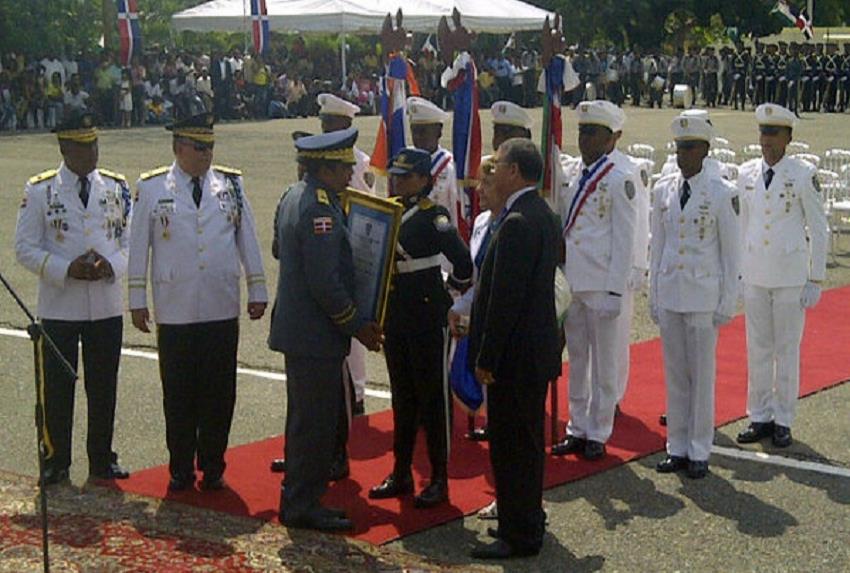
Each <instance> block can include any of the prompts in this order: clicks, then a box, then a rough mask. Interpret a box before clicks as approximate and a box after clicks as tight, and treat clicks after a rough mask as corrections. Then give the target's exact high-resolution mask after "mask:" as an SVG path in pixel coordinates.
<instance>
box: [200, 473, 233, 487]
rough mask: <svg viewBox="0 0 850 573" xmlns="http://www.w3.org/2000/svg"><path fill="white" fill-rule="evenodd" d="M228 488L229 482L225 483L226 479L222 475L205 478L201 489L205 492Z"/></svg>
mask: <svg viewBox="0 0 850 573" xmlns="http://www.w3.org/2000/svg"><path fill="white" fill-rule="evenodd" d="M226 487H227V482H226V481H224V478H223V477H222V476H220V475H218V476H210V477H207V476H206V475H205V476H204V479H202V480H201V489H202V490H203V491H219V490H222V489H224V488H226Z"/></svg>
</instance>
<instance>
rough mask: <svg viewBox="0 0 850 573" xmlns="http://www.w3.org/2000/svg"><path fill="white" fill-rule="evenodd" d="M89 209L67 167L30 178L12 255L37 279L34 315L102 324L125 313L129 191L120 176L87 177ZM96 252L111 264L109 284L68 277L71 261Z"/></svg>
mask: <svg viewBox="0 0 850 573" xmlns="http://www.w3.org/2000/svg"><path fill="white" fill-rule="evenodd" d="M88 180H89V200H88V207H83V203H82V201H81V200H80V183H79V177H78V176H77V175H76V174H75V173H73V172H71V170H69V169H68V168H67V167H66V166H65V164H64V163H63V164H61V165H60V166H59V169H58V170H53V169H52V170H50V171H46V172H44V173H42V174H40V175H36V176H35V177H33V178H31V179H30V180H29V182H28V183H27V185H26V189H25V196H24V199H23V201H22V202H21V208H20V211H19V212H18V224H17V228H16V229H15V256H16V257H17V259H18V262H19V263H21V264H22V265H23V266H24V267H26V268H27V269H29V270H30V271H32V272H34V273H35V274H36V275H38V277H39V282H38V315H39V317H41V318H47V319H53V320H77V321H83V320H101V319H104V318H111V317H114V316H120V315H121V314H122V313H123V312H124V297H123V292H122V290H123V287H122V285H121V283H122V278H123V277H124V275H125V274H126V271H127V245H128V238H127V235H128V231H129V227H128V226H129V224H130V211H131V201H130V191H129V188H128V187H127V183H126V181H125V180H124V177H123V176H121V175H118V174H116V173H112V172H111V171H107V170H105V169H100V170H98V169H96V170H94V171H92V172H91V173H89V175H88ZM89 250H95V251H97V252H98V253H100V254H101V255H103V256H104V257H105V258H106V259H107V260H108V261H109V264H110V265H112V271H113V273H114V277H113V278H112V279H109V280H99V281H83V280H77V279H72V278H69V277H68V267H69V266H70V264H71V261H73V260H74V259H76V258H77V257H79V256H80V255H83V254H85V253H86V252H87V251H89Z"/></svg>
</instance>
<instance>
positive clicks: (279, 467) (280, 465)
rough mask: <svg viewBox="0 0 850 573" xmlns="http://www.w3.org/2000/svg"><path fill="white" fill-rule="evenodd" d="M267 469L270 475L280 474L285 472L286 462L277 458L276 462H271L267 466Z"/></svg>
mask: <svg viewBox="0 0 850 573" xmlns="http://www.w3.org/2000/svg"><path fill="white" fill-rule="evenodd" d="M269 469H270V470H271V471H272V473H276V474H280V473H283V472H285V471H286V460H285V459H283V458H277V459H276V460H272V463H271V464H270V466H269Z"/></svg>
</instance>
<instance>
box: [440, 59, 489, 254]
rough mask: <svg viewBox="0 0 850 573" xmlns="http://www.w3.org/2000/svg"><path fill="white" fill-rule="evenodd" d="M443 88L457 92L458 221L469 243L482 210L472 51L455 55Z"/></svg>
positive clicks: (454, 142) (454, 128) (454, 149)
mask: <svg viewBox="0 0 850 573" xmlns="http://www.w3.org/2000/svg"><path fill="white" fill-rule="evenodd" d="M441 81H442V84H443V86H444V87H446V88H448V90H449V91H450V92H452V93H454V97H455V110H454V122H453V124H452V154H453V155H454V158H455V167H456V168H457V181H458V189H459V190H460V193H459V197H458V205H457V224H458V231H459V232H460V236H461V237H463V240H464V241H466V242H467V243H469V237H470V235H471V234H472V223H473V221H475V217H476V216H477V215H478V212H479V210H480V208H479V206H478V193H477V191H476V187H477V182H476V181H475V180H474V178H475V177H476V176H477V175H478V167H479V166H480V164H481V121H480V120H479V118H478V70H477V69H476V68H475V62H474V61H473V59H472V56H471V55H470V54H469V52H463V53H461V54H460V55H459V56H458V57H457V58H455V61H454V64H453V65H452V67H451V68H450V69H446V71H445V72H443V77H442V79H441Z"/></svg>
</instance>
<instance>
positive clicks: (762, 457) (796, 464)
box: [711, 446, 850, 478]
mask: <svg viewBox="0 0 850 573" xmlns="http://www.w3.org/2000/svg"><path fill="white" fill-rule="evenodd" d="M711 453H713V454H717V455H720V456H726V457H728V458H735V459H738V460H747V461H750V462H759V463H762V464H768V465H772V466H782V467H786V468H792V469H795V470H806V471H810V472H817V473H821V474H827V475H833V476H839V477H845V478H850V469H848V468H842V467H837V466H830V465H827V464H820V463H817V462H807V461H803V460H796V459H794V458H786V457H785V456H776V455H771V454H766V453H764V452H751V451H749V450H739V449H737V448H724V447H721V446H712V447H711Z"/></svg>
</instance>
